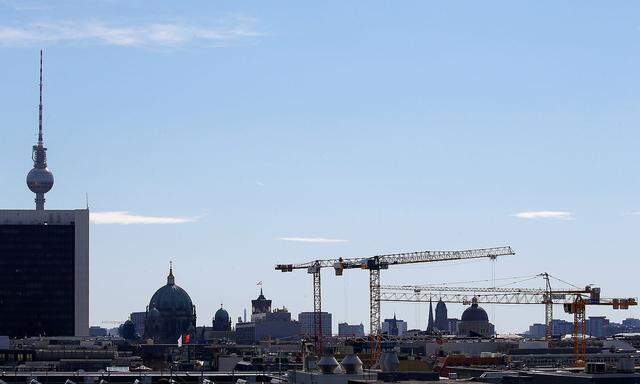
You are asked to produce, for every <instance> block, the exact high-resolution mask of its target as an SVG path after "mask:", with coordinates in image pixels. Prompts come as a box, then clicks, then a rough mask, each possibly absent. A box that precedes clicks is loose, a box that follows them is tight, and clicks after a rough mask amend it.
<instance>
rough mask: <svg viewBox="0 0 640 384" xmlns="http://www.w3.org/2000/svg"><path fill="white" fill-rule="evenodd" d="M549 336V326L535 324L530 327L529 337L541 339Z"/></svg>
mask: <svg viewBox="0 0 640 384" xmlns="http://www.w3.org/2000/svg"><path fill="white" fill-rule="evenodd" d="M546 334H547V326H546V325H545V324H540V323H535V324H532V325H530V326H529V337H531V338H534V339H541V338H543V337H545V336H546Z"/></svg>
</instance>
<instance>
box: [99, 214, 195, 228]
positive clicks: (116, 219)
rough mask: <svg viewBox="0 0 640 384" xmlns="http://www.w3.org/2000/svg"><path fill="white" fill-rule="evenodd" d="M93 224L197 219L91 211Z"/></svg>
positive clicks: (156, 222) (171, 222)
mask: <svg viewBox="0 0 640 384" xmlns="http://www.w3.org/2000/svg"><path fill="white" fill-rule="evenodd" d="M90 219H91V222H92V223H95V224H125V225H126V224H182V223H190V222H193V221H197V218H195V217H168V216H143V215H136V214H133V213H129V212H127V211H111V212H91V214H90Z"/></svg>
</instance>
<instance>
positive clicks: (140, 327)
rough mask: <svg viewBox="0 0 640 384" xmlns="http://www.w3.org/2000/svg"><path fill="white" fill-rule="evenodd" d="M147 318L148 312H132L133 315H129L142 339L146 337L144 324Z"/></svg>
mask: <svg viewBox="0 0 640 384" xmlns="http://www.w3.org/2000/svg"><path fill="white" fill-rule="evenodd" d="M146 318H147V313H146V312H131V314H129V320H131V321H132V322H133V325H134V326H135V327H136V333H138V335H140V336H141V337H142V336H144V323H145V321H146Z"/></svg>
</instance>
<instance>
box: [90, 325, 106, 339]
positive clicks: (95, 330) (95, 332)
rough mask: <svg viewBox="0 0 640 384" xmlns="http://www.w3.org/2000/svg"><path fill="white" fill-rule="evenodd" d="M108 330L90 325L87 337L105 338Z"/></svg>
mask: <svg viewBox="0 0 640 384" xmlns="http://www.w3.org/2000/svg"><path fill="white" fill-rule="evenodd" d="M107 333H108V330H107V329H106V328H102V327H99V326H97V325H92V326H91V327H89V336H90V337H102V336H107Z"/></svg>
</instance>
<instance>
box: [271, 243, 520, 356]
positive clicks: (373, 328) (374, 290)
mask: <svg viewBox="0 0 640 384" xmlns="http://www.w3.org/2000/svg"><path fill="white" fill-rule="evenodd" d="M507 255H515V252H514V251H513V250H512V249H511V247H496V248H483V249H470V250H463V251H419V252H405V253H393V254H387V255H376V256H370V257H359V258H349V259H344V258H338V259H326V260H314V261H310V262H307V263H301V264H278V265H276V267H275V269H276V270H278V271H281V272H292V271H293V270H298V269H305V270H307V273H309V274H311V275H313V311H314V315H315V316H314V336H315V340H316V352H317V353H318V354H321V353H322V316H321V312H322V286H321V274H320V271H321V270H322V268H333V269H334V271H335V274H336V276H341V275H342V273H343V271H344V270H345V269H356V268H357V269H367V270H369V319H370V332H369V333H370V336H371V338H372V340H376V342H375V348H372V352H373V354H374V355H375V354H376V353H377V352H379V346H380V344H379V342H377V337H378V336H379V334H380V271H381V270H383V269H388V268H389V266H391V265H403V264H416V263H429V262H436V261H452V260H466V259H479V258H490V259H493V260H495V259H496V258H497V257H499V256H507Z"/></svg>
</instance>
